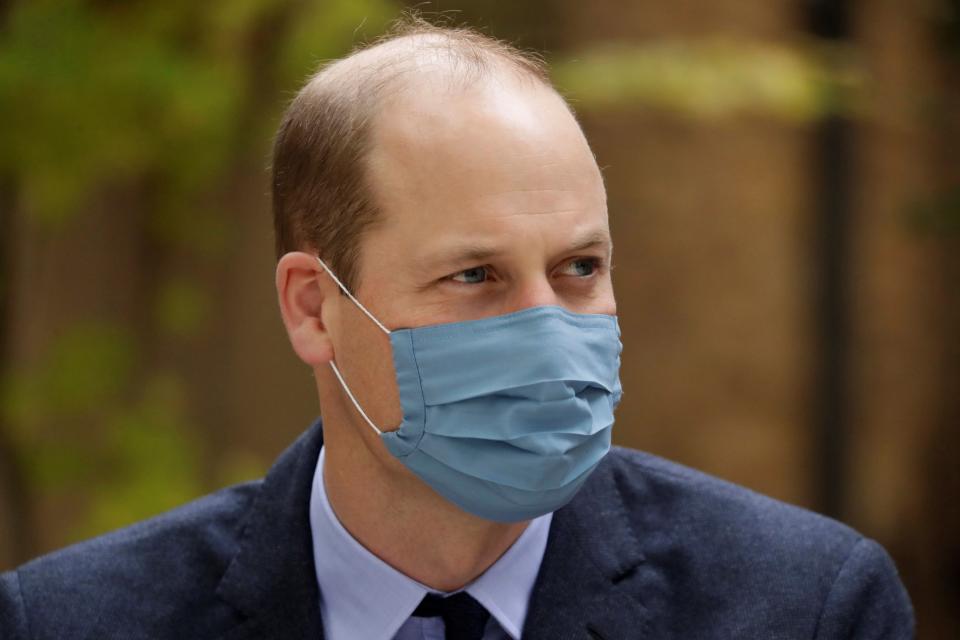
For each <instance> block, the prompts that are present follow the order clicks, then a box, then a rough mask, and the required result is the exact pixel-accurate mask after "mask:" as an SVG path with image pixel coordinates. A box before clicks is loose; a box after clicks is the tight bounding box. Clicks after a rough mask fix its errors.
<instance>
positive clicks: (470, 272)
mask: <svg viewBox="0 0 960 640" xmlns="http://www.w3.org/2000/svg"><path fill="white" fill-rule="evenodd" d="M450 279H451V280H456V281H457V282H463V283H465V284H479V283H481V282H485V281H486V279H487V268H486V267H473V268H471V269H465V270H464V271H461V272H460V273H456V274H454V275H453V276H452V277H451V278H450Z"/></svg>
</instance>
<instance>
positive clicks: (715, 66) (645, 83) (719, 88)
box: [552, 39, 862, 122]
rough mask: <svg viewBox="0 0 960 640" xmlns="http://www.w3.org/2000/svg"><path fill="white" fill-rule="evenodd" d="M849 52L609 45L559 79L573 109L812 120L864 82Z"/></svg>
mask: <svg viewBox="0 0 960 640" xmlns="http://www.w3.org/2000/svg"><path fill="white" fill-rule="evenodd" d="M846 57H847V56H845V55H844V52H843V51H839V50H831V49H814V48H810V49H801V48H795V47H788V46H784V45H779V44H766V43H760V42H755V41H747V40H731V39H706V40H660V41H654V42H650V43H647V44H644V45H639V46H635V45H631V46H622V45H616V44H612V43H611V44H604V45H602V46H599V47H597V48H595V49H592V50H589V51H586V52H583V53H582V54H581V55H579V56H577V57H576V58H571V59H564V60H557V61H555V62H554V64H553V65H552V68H553V76H554V79H555V80H556V82H557V84H558V86H559V87H560V89H561V90H562V91H563V92H564V93H565V94H567V95H568V96H569V97H570V98H572V99H573V101H574V105H575V106H579V105H581V104H582V105H583V106H584V107H586V108H597V107H617V106H630V107H631V108H633V107H636V106H637V105H646V106H649V107H652V108H657V109H662V110H664V111H669V112H673V113H679V114H681V115H683V116H685V117H692V118H697V119H715V118H721V117H729V116H731V115H737V114H740V113H748V114H767V115H772V116H774V117H777V118H781V119H786V120H788V121H795V122H805V121H809V120H813V119H816V118H818V117H821V116H823V115H825V114H827V113H832V112H836V111H839V110H843V109H848V108H850V107H851V106H852V105H851V104H849V103H847V102H846V101H845V100H844V98H845V97H846V96H847V95H849V94H850V93H851V91H852V90H853V89H856V88H857V87H858V86H859V85H860V84H861V83H862V78H860V76H859V75H858V74H857V73H855V72H854V71H852V70H851V67H850V65H849V64H847V63H846Z"/></svg>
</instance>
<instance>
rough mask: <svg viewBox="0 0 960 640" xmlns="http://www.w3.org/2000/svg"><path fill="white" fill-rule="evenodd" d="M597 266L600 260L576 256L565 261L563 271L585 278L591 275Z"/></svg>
mask: <svg viewBox="0 0 960 640" xmlns="http://www.w3.org/2000/svg"><path fill="white" fill-rule="evenodd" d="M599 266H600V261H599V260H598V259H597V258H577V259H576V260H571V261H570V262H568V263H567V265H566V267H565V268H564V273H565V274H567V275H572V276H577V277H580V278H585V277H587V276H592V275H593V274H594V272H595V271H596V270H597V268H598V267H599Z"/></svg>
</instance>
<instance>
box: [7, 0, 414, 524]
mask: <svg viewBox="0 0 960 640" xmlns="http://www.w3.org/2000/svg"><path fill="white" fill-rule="evenodd" d="M396 14H397V7H396V5H395V3H393V2H391V1H390V0H325V1H324V2H296V1H293V0H211V1H209V2H187V1H186V0H165V1H164V2H145V1H130V2H122V3H91V2H82V1H80V0H56V1H54V0H29V1H26V0H25V1H21V2H15V3H13V4H12V5H11V6H10V7H9V8H8V11H7V14H6V16H5V23H4V25H3V32H2V40H0V108H2V110H3V114H4V117H3V118H2V119H0V140H2V141H3V144H2V145H0V175H3V176H4V177H5V178H7V177H9V178H10V179H11V180H12V181H13V184H14V185H15V191H16V194H17V201H18V202H17V204H18V211H19V213H20V214H21V215H23V216H25V217H26V219H27V221H28V222H29V223H30V225H31V226H32V227H33V228H36V229H39V230H40V231H42V232H45V233H50V234H64V233H68V232H72V231H73V222H74V220H75V219H76V218H77V216H78V215H80V214H82V213H84V212H85V211H88V210H89V208H90V207H91V204H92V202H93V201H94V200H93V199H94V197H96V196H99V195H100V194H101V193H103V192H104V191H105V190H106V189H109V188H113V187H118V186H119V187H121V188H124V187H131V186H132V187H134V188H135V189H136V190H137V192H138V194H140V196H142V197H143V200H141V201H139V202H140V204H141V205H142V206H143V207H144V211H142V212H131V215H136V219H137V220H140V221H142V224H144V225H145V227H144V231H145V232H146V233H147V234H149V236H150V237H151V239H152V240H154V241H155V244H156V246H157V247H159V248H160V250H161V251H171V252H173V251H176V252H178V253H180V254H187V255H193V256H196V257H197V258H198V259H200V260H207V261H211V260H217V259H222V258H221V256H222V255H223V250H224V249H225V248H226V247H227V245H228V243H229V242H230V241H231V232H232V228H231V225H230V215H229V211H225V210H224V209H223V207H222V205H220V206H217V204H216V203H218V202H220V199H218V194H222V193H223V191H224V189H225V185H226V184H228V183H229V179H230V178H231V176H232V175H234V173H235V172H236V171H237V170H238V169H239V168H242V167H244V166H249V165H250V163H251V162H253V163H256V165H260V166H262V165H263V164H264V160H263V159H264V157H265V150H266V149H267V148H268V146H269V143H270V138H271V136H272V133H273V130H274V128H275V126H276V120H277V117H278V115H279V112H280V111H281V110H282V109H283V107H284V106H285V102H286V99H287V98H288V97H289V96H290V95H292V91H293V90H295V89H296V88H297V87H299V85H300V84H301V83H302V81H303V79H304V78H305V77H306V76H307V75H308V74H309V73H311V72H312V71H313V70H314V69H315V68H316V65H317V63H318V62H319V61H321V60H323V59H326V58H330V57H336V56H339V55H342V54H343V53H345V52H346V50H347V49H348V48H349V47H350V45H351V44H352V43H353V42H354V41H355V40H356V39H357V38H359V37H363V36H373V35H376V34H378V33H379V32H380V31H381V30H382V28H383V27H384V25H385V24H386V23H387V21H388V20H389V19H391V18H392V17H394V16H395V15H396ZM137 214H139V215H137ZM157 281H158V282H159V283H160V284H159V285H158V286H157V287H156V289H155V290H153V291H151V292H149V293H150V295H153V296H154V297H153V300H151V301H150V304H151V306H152V309H153V313H152V314H151V315H150V316H148V317H149V318H150V322H151V323H152V326H149V327H146V328H143V327H141V328H139V330H134V329H133V328H132V327H128V326H127V325H126V324H125V322H126V319H122V318H117V319H105V320H103V321H100V322H96V323H83V324H80V325H77V326H67V327H62V328H61V333H60V334H59V335H57V336H52V337H51V338H50V340H49V344H48V345H47V347H46V349H44V350H43V353H42V355H41V356H40V357H38V358H37V359H36V360H35V361H33V362H28V363H24V364H23V365H22V366H20V367H18V368H16V369H12V370H10V371H8V372H7V374H6V375H5V377H4V379H3V380H0V413H2V415H3V418H4V423H5V425H9V426H11V427H12V429H13V433H12V434H11V435H12V437H13V439H14V441H15V443H16V446H17V448H18V451H19V454H20V456H21V457H22V459H23V461H24V462H25V464H24V467H25V468H26V469H28V470H29V474H30V475H29V477H28V478H27V480H28V481H29V482H30V483H31V485H32V491H33V493H34V494H35V495H42V496H45V497H46V499H47V500H50V501H52V502H53V503H54V504H63V503H69V504H75V505H79V506H80V507H81V508H80V509H79V512H80V514H81V520H80V521H79V523H78V524H77V526H76V527H74V529H73V530H71V531H68V532H65V533H64V537H63V539H62V540H61V542H68V541H69V540H71V539H75V538H76V537H80V536H86V535H93V534H96V533H99V532H102V531H104V530H107V529H111V528H114V527H117V526H120V525H123V524H126V523H129V522H132V521H134V520H137V519H140V518H143V517H146V516H149V515H151V514H154V513H156V512H158V511H160V510H163V509H166V508H169V507H172V506H174V505H176V504H179V503H182V502H184V501H186V500H188V499H190V498H192V497H195V496H196V495H198V494H200V493H202V492H203V491H205V490H207V489H209V488H210V487H207V486H204V482H205V481H211V480H212V481H217V480H220V479H224V480H234V479H240V478H242V479H248V478H249V477H251V476H252V475H254V474H256V473H259V472H261V471H262V463H261V461H260V460H258V459H256V458H255V457H253V456H251V455H250V454H246V453H244V452H241V451H228V452H225V453H223V454H222V456H221V455H218V457H220V458H222V463H221V465H220V467H221V469H222V472H219V473H212V474H210V473H206V474H201V473H200V469H201V458H202V454H203V447H202V437H201V435H200V434H202V432H203V426H202V425H196V424H193V423H192V422H191V418H190V416H191V413H192V412H191V407H190V406H189V401H188V398H187V395H186V393H185V389H184V383H183V381H182V378H181V376H180V375H179V374H178V373H177V372H176V371H175V370H171V371H155V370H150V369H149V368H148V367H146V366H145V365H144V362H143V360H142V355H141V354H142V352H144V345H141V344H139V343H138V336H153V335H159V336H164V337H167V338H170V337H173V338H175V339H178V340H190V339H198V338H199V339H202V334H201V332H200V329H202V328H203V327H204V325H205V322H206V320H207V318H208V317H209V312H210V309H211V306H212V305H213V304H215V300H214V299H213V297H212V296H211V294H210V292H209V291H207V290H205V289H204V288H203V286H202V285H201V284H198V283H197V281H196V280H186V279H183V278H173V279H169V278H167V279H164V278H157ZM4 285H6V282H5V281H4V280H3V278H2V277H0V287H2V286H4ZM144 329H146V330H144Z"/></svg>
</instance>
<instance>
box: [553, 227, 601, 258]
mask: <svg viewBox="0 0 960 640" xmlns="http://www.w3.org/2000/svg"><path fill="white" fill-rule="evenodd" d="M596 247H606V249H607V254H608V255H609V254H610V253H611V252H612V251H613V241H612V240H611V239H610V234H609V233H606V232H604V231H593V232H590V233H588V234H587V235H585V236H584V237H582V238H578V239H577V240H574V241H573V243H572V244H571V245H570V246H569V247H567V249H566V251H564V253H572V252H574V251H585V250H587V249H594V248H596Z"/></svg>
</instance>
